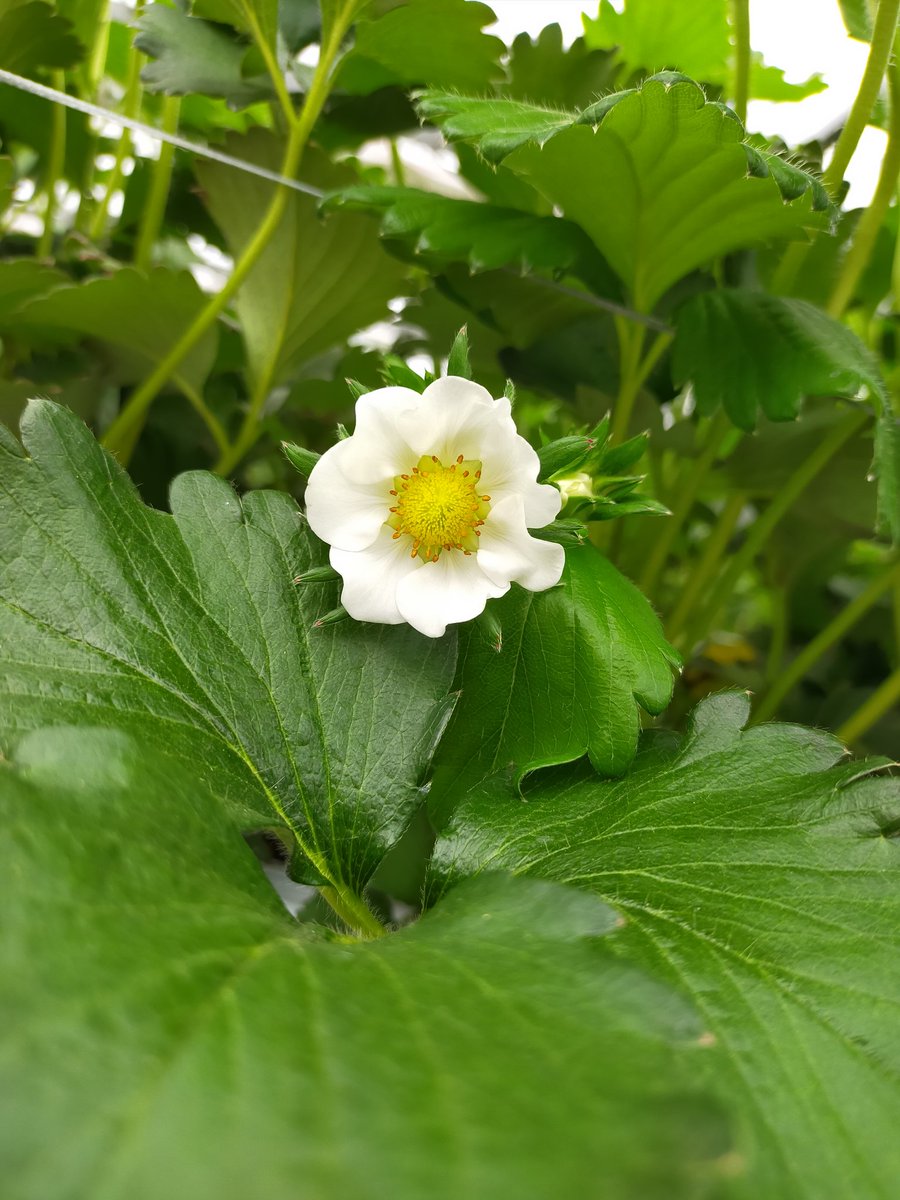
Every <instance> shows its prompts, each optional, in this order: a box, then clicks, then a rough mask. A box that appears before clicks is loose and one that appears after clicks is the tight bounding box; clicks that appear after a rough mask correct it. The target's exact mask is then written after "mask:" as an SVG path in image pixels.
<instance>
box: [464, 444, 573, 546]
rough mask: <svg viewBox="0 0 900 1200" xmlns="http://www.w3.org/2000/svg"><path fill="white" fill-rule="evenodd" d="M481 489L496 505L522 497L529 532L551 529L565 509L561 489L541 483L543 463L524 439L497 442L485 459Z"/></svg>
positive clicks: (486, 453)
mask: <svg viewBox="0 0 900 1200" xmlns="http://www.w3.org/2000/svg"><path fill="white" fill-rule="evenodd" d="M483 463H484V469H483V471H482V474H481V485H482V487H483V488H484V490H485V493H486V494H487V495H489V496H490V497H491V499H492V500H493V501H495V502H497V503H499V502H500V501H501V500H505V499H506V498H507V497H508V496H516V495H518V496H521V497H522V503H523V504H524V505H525V521H526V524H527V525H528V528H529V529H540V528H541V527H542V526H544V525H548V524H549V523H550V522H551V521H552V520H553V519H554V517H556V515H557V514H558V513H559V510H560V508H561V507H562V497H561V496H560V494H559V489H558V488H555V487H553V486H552V485H551V484H549V483H538V482H537V477H538V471H539V470H540V460H539V459H538V456H537V454H536V453H535V451H534V450H533V448H532V447H531V446H530V445H529V444H528V442H526V441H525V439H524V438H523V437H520V436H519V435H518V434H515V436H514V438H512V439H500V438H498V439H495V441H494V443H493V444H492V445H490V446H489V447H488V448H487V449H486V450H485V454H484V457H483Z"/></svg>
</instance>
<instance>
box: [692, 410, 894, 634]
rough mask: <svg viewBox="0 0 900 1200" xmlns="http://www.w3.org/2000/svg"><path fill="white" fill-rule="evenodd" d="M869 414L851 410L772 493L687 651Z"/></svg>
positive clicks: (695, 628)
mask: <svg viewBox="0 0 900 1200" xmlns="http://www.w3.org/2000/svg"><path fill="white" fill-rule="evenodd" d="M870 415H871V414H870V413H869V412H868V411H865V410H860V409H859V408H854V409H853V410H852V411H851V412H850V413H848V414H847V416H846V417H845V418H844V419H843V420H842V421H840V422H838V423H837V424H836V425H835V426H834V428H833V429H832V430H831V431H830V432H829V434H828V436H827V437H825V438H823V439H822V441H821V442H820V443H819V444H818V446H817V447H816V448H815V450H814V451H813V452H812V454H810V455H809V457H808V458H807V459H806V460H805V461H804V462H802V463H801V464H800V466H799V467H798V468H797V469H796V471H794V473H793V475H791V476H790V478H789V479H788V480H787V482H786V483H785V484H784V486H783V487H782V488H781V490H780V491H779V492H777V493H776V494H775V496H774V497H773V498H772V500H771V502H770V503H769V506H768V508H766V510H765V512H764V513H762V515H761V516H760V517H759V518H758V519H757V520H756V522H755V523H754V524H753V527H752V528H751V529H750V532H749V534H748V535H747V539H746V541H745V542H744V544H743V545H742V546H741V548H740V550H739V551H738V552H737V554H735V555H734V557H733V558H732V559H731V561H730V563H729V564H728V566H727V567H726V569H725V571H724V572H723V573H722V574H721V575H720V577H719V580H718V582H717V583H716V585H715V587H714V588H713V590H712V595H711V596H710V598H709V602H708V603H707V605H706V607H705V608H704V609H703V611H702V612H701V613H700V615H699V617H698V619H697V621H696V622H695V623H694V625H693V626H692V627H691V628H690V630H689V631H688V633H687V634H686V635H685V646H686V648H687V649H690V648H691V647H692V646H694V645H696V643H697V642H698V641H700V640H701V638H702V637H704V636H705V635H706V633H707V632H708V630H709V629H710V628H711V626H712V624H713V622H714V621H715V620H716V618H717V617H718V615H719V612H720V611H721V609H722V607H723V606H724V604H725V603H726V602H727V600H728V598H729V597H730V596H731V595H732V593H733V592H734V588H735V585H736V584H737V582H738V580H739V579H740V577H741V576H742V575H743V573H744V571H746V570H747V568H748V567H749V566H750V564H751V563H752V562H753V560H754V558H755V557H756V555H757V554H758V553H759V551H760V550H761V549H762V548H763V546H764V545H765V543H766V541H767V539H768V537H769V535H770V534H771V533H772V530H773V529H774V528H775V526H776V525H777V524H778V523H779V521H780V520H781V519H782V517H783V516H784V515H785V513H786V512H787V511H788V509H789V508H790V507H791V506H792V505H793V504H794V502H795V501H796V500H797V498H798V497H799V496H800V495H801V494H802V493H803V492H804V491H805V490H806V488H807V487H808V486H809V485H810V483H812V481H813V480H814V479H815V477H816V476H817V475H818V474H819V472H820V471H822V470H823V469H824V468H825V467H826V466H827V465H828V463H829V462H830V461H831V459H832V458H833V457H834V456H835V454H837V452H838V450H840V448H841V446H843V445H844V443H845V442H848V441H849V440H850V438H851V437H852V436H853V435H854V434H855V433H857V432H858V431H859V430H860V429H861V428H862V427H863V425H865V424H866V422H867V421H868V420H869V417H870Z"/></svg>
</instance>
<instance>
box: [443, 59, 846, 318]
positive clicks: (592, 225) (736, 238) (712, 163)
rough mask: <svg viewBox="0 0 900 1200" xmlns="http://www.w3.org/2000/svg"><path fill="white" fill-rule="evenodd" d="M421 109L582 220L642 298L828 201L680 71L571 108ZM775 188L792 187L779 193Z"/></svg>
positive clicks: (802, 223)
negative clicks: (757, 146) (747, 139)
mask: <svg viewBox="0 0 900 1200" xmlns="http://www.w3.org/2000/svg"><path fill="white" fill-rule="evenodd" d="M420 111H421V113H422V115H423V116H424V117H427V118H429V119H431V120H435V121H437V122H438V123H439V124H440V125H441V126H442V128H443V130H444V132H445V134H446V135H447V136H448V137H450V138H462V139H465V140H468V141H472V142H473V143H474V144H475V145H476V146H477V147H478V149H479V150H480V152H481V153H482V154H484V155H485V156H486V157H488V158H491V159H493V160H495V161H499V160H500V159H504V160H505V165H506V166H508V167H509V168H511V169H512V170H513V171H515V172H517V173H518V174H520V175H522V176H524V177H525V178H527V179H528V180H529V181H530V182H531V183H532V185H533V186H534V187H535V188H537V190H538V191H539V192H541V193H542V195H544V196H545V197H546V198H547V199H548V200H549V201H551V202H552V203H553V204H555V205H557V206H559V208H560V209H561V210H562V211H563V212H564V214H565V215H566V216H567V217H569V218H570V219H572V220H573V221H576V222H577V223H578V224H579V225H581V227H582V228H583V229H584V230H585V231H586V232H587V233H588V234H589V235H590V237H591V238H592V239H593V241H594V244H595V245H596V246H597V248H598V249H599V250H600V252H601V254H603V256H604V257H605V258H606V259H607V261H608V262H609V263H610V265H611V266H612V267H613V269H614V270H615V271H616V272H617V274H618V275H619V277H620V278H621V279H622V281H623V282H624V283H625V284H626V286H627V288H628V290H629V292H630V294H631V296H632V298H633V301H634V303H635V304H636V305H637V306H638V307H641V308H645V309H650V308H652V307H653V306H654V305H655V304H656V302H657V301H658V300H659V298H660V297H661V296H662V294H663V293H664V292H665V291H666V290H667V289H668V288H669V287H671V286H672V284H674V283H675V282H676V281H677V280H678V279H680V278H682V277H683V276H684V275H687V274H688V273H690V272H691V271H693V270H696V269H697V268H698V267H701V266H703V265H704V264H706V263H707V262H709V261H711V260H713V259H714V258H716V257H718V256H720V255H722V254H726V253H728V252H730V251H732V250H735V249H737V248H738V247H743V246H748V247H749V246H754V245H758V244H760V243H762V242H765V241H768V240H771V239H778V238H791V237H798V236H802V233H803V230H804V229H805V228H807V227H817V226H820V225H821V224H822V221H823V216H822V215H821V214H820V213H818V212H817V211H815V210H816V209H824V208H826V207H827V197H826V196H825V195H824V192H823V191H822V189H821V186H820V185H817V183H816V181H815V180H814V179H813V178H812V177H811V176H809V175H807V174H805V173H804V172H802V171H799V170H798V169H797V168H794V167H791V168H787V165H786V164H783V163H782V162H781V160H777V163H776V162H775V161H774V156H771V157H772V159H773V161H771V162H770V161H769V160H768V159H766V157H765V156H764V155H763V154H762V153H760V152H758V151H755V150H754V149H753V148H749V147H745V146H744V145H743V144H742V137H743V130H742V127H741V124H740V122H739V121H738V120H737V119H736V118H735V116H734V114H733V113H731V112H730V111H729V110H728V109H726V108H724V107H723V106H722V105H719V104H712V103H708V102H707V101H706V98H705V96H704V94H703V92H702V90H701V89H700V88H699V87H698V86H697V85H696V84H695V83H693V82H691V81H690V80H684V79H680V78H679V77H672V76H660V77H654V78H651V79H649V80H648V81H647V82H646V83H645V84H644V85H643V86H642V87H641V88H640V89H639V90H634V91H630V92H621V93H617V94H615V95H612V96H607V97H604V98H603V99H602V100H600V101H598V103H597V104H595V105H592V106H591V107H590V108H588V109H585V110H584V112H582V113H581V114H579V115H575V114H562V113H558V112H553V111H551V110H546V109H540V108H536V107H534V106H528V105H523V104H516V103H514V102H512V101H507V100H470V99H466V98H462V97H458V96H451V95H444V94H439V93H432V92H428V93H425V94H424V96H423V97H422V99H421V100H420ZM533 143H534V144H533ZM782 168H784V169H782ZM748 172H749V174H748ZM782 188H786V189H787V198H791V197H793V196H796V197H797V198H796V199H793V200H792V202H791V203H787V204H786V203H785V202H784V198H785V197H784V196H783V193H782V190H781V189H782Z"/></svg>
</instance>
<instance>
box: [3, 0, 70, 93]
mask: <svg viewBox="0 0 900 1200" xmlns="http://www.w3.org/2000/svg"><path fill="white" fill-rule="evenodd" d="M0 46H2V47H3V68H4V70H6V71H13V72H15V73H16V74H17V75H30V74H32V73H33V72H34V71H36V70H38V69H40V68H41V67H55V68H57V69H61V68H65V67H73V66H75V64H76V63H77V62H78V61H79V60H80V59H81V58H82V57H83V55H84V46H83V45H82V44H81V42H80V41H79V40H78V38H77V37H76V36H75V31H74V30H73V28H72V26H71V24H70V23H69V22H68V21H67V20H66V19H65V17H61V16H60V15H59V13H57V12H55V11H54V8H53V5H52V4H45V3H44V2H43V0H0Z"/></svg>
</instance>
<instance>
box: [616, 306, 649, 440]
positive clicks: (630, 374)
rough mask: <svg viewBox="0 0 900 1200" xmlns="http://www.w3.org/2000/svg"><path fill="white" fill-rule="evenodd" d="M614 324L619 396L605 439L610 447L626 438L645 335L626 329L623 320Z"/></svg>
mask: <svg viewBox="0 0 900 1200" xmlns="http://www.w3.org/2000/svg"><path fill="white" fill-rule="evenodd" d="M614 320H615V324H616V333H617V334H618V337H619V394H618V395H617V397H616V406H615V410H614V412H613V420H612V429H611V430H610V435H609V440H610V444H611V445H613V444H615V443H617V442H624V441H625V439H626V438H627V437H628V426H629V424H630V423H631V410H632V409H633V407H634V401H635V398H636V397H637V394H638V392H639V391H640V387H641V382H642V375H641V353H642V351H643V349H644V338H645V337H646V333H647V331H646V329H645V328H644V326H643V325H630V324H629V323H628V322H627V321H626V320H625V319H624V317H615V318H614ZM644 378H646V376H644Z"/></svg>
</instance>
